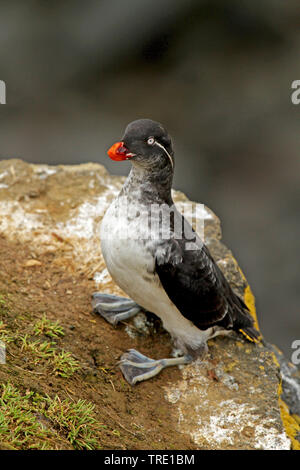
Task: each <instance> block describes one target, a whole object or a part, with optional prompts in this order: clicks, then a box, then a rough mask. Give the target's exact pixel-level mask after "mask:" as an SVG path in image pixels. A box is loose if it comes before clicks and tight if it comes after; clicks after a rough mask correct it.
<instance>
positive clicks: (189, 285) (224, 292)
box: [156, 239, 258, 337]
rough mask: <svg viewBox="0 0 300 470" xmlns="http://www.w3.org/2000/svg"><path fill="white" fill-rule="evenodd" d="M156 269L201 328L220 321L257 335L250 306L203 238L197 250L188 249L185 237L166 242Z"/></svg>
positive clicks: (175, 300)
mask: <svg viewBox="0 0 300 470" xmlns="http://www.w3.org/2000/svg"><path fill="white" fill-rule="evenodd" d="M156 272H157V274H158V276H159V279H160V281H161V283H162V286H163V287H164V289H165V291H166V293H167V295H168V296H169V298H170V299H171V300H172V302H173V303H174V304H175V305H176V307H177V308H178V310H179V311H180V312H181V313H182V315H183V316H184V317H186V318H187V319H189V320H191V321H192V322H193V323H194V324H195V325H196V326H197V327H198V328H200V329H206V328H209V327H211V326H214V325H219V326H222V327H224V328H228V329H234V330H237V331H238V330H240V329H243V330H247V334H248V336H250V337H252V336H254V337H257V335H258V333H257V332H256V330H255V329H254V328H252V327H253V319H252V317H251V316H250V313H249V311H248V309H247V306H246V305H245V304H244V302H243V301H242V300H241V299H240V298H239V297H238V296H237V295H236V294H235V293H234V292H233V290H232V289H231V287H230V285H229V283H228V282H227V280H226V278H225V277H224V275H223V273H222V271H221V270H220V269H219V267H218V266H217V264H216V263H215V261H214V260H213V258H212V256H211V254H210V252H209V250H208V248H207V247H206V246H205V245H204V244H202V242H201V241H200V242H199V239H198V242H197V249H193V250H187V249H186V240H185V239H180V240H176V239H171V240H166V241H165V242H163V243H162V244H161V245H160V246H159V248H158V250H157V253H156ZM252 329H253V332H252Z"/></svg>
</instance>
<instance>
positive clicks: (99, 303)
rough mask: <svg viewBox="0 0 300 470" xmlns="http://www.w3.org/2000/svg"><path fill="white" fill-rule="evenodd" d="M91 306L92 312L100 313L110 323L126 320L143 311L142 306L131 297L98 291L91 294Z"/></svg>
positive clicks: (114, 323)
mask: <svg viewBox="0 0 300 470" xmlns="http://www.w3.org/2000/svg"><path fill="white" fill-rule="evenodd" d="M92 306H93V310H94V312H97V313H100V315H101V316H102V317H103V318H105V320H106V321H108V322H109V323H111V324H112V325H116V324H117V323H119V322H120V321H123V320H128V319H129V318H132V317H134V316H135V315H136V314H137V313H139V312H141V311H143V309H142V307H140V306H139V305H138V304H137V303H136V302H134V301H133V300H131V299H127V298H126V297H118V296H117V295H111V294H101V293H98V292H95V293H94V294H93V296H92Z"/></svg>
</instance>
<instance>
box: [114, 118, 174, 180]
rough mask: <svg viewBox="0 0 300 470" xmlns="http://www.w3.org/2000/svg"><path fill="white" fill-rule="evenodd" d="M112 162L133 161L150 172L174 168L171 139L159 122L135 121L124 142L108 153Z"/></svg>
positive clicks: (148, 120)
mask: <svg viewBox="0 0 300 470" xmlns="http://www.w3.org/2000/svg"><path fill="white" fill-rule="evenodd" d="M108 155H109V157H110V158H111V159H112V160H118V161H120V160H131V161H132V163H133V164H134V165H138V166H141V167H144V168H145V169H147V170H148V171H149V170H150V171H151V170H153V171H154V170H159V169H163V168H166V167H168V168H170V170H173V166H174V152H173V148H172V142H171V138H170V137H169V135H168V133H167V131H166V130H165V129H164V128H163V127H162V125H161V124H159V122H155V121H152V120H151V119H139V120H137V121H133V122H131V123H130V124H128V126H127V127H126V129H125V133H124V136H123V139H122V142H117V143H116V144H114V145H113V146H112V147H111V148H110V149H109V151H108Z"/></svg>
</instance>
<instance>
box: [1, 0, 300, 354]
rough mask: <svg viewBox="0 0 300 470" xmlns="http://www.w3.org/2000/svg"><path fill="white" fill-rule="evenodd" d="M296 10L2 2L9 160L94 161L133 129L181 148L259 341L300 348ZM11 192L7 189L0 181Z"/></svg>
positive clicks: (184, 2)
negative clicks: (140, 123) (217, 222)
mask: <svg viewBox="0 0 300 470" xmlns="http://www.w3.org/2000/svg"><path fill="white" fill-rule="evenodd" d="M299 17H300V4H299V1H298V0H289V2H285V1H280V0H276V1H274V0H272V1H271V0H251V1H250V0H248V1H246V0H235V1H234V0H223V1H221V0H220V1H217V0H206V1H203V0H162V1H153V0H127V1H124V0H102V1H101V0H87V1H85V2H81V1H78V0H76V1H71V0H67V1H64V2H59V1H57V0H56V1H52V2H43V1H41V0H28V1H27V2H22V1H21V0H14V1H8V0H2V1H1V4H0V79H1V80H4V81H5V82H6V86H7V96H6V101H7V104H6V105H1V106H0V158H1V159H3V158H22V159H24V160H26V161H28V162H40V163H48V164H60V163H61V164H72V163H80V162H89V161H95V162H100V163H103V164H104V165H105V166H106V167H107V168H108V169H109V171H110V172H112V173H116V174H126V173H127V171H128V169H129V165H128V164H126V163H125V164H115V163H113V162H111V161H109V160H108V158H107V156H106V150H107V148H108V147H109V146H110V145H111V144H112V143H113V142H115V141H116V140H118V139H119V138H120V137H121V136H122V133H123V130H124V127H125V126H126V124H127V123H128V122H130V121H132V120H134V119H138V118H141V117H149V118H152V119H154V120H158V121H160V122H162V123H163V124H164V125H165V126H166V127H167V129H168V130H169V132H170V133H171V135H172V136H173V138H174V140H175V149H176V155H177V160H176V178H175V187H176V188H177V189H180V190H182V191H184V192H185V193H186V194H187V195H188V197H189V198H190V199H194V200H197V201H200V202H203V203H205V204H206V205H207V206H209V207H211V209H213V210H214V211H215V212H216V214H218V216H219V217H220V218H221V220H222V226H223V240H224V241H225V243H226V244H227V245H228V246H229V247H231V249H232V250H233V252H234V254H235V256H236V258H237V259H238V261H239V264H240V266H241V267H242V269H243V270H244V272H245V274H246V276H247V278H248V280H249V282H250V285H252V288H253V290H254V292H255V295H256V299H257V307H258V315H259V321H260V325H261V328H262V331H263V333H264V335H265V337H266V339H267V340H268V341H271V342H274V343H276V344H277V345H278V346H279V347H280V348H282V349H283V350H284V352H285V353H286V355H287V357H290V356H291V353H292V350H291V343H292V341H293V340H295V339H300V319H299V306H300V286H299V239H300V218H299V204H300V184H299V179H300V176H299V175H300V159H299V147H300V132H299V119H300V105H299V106H295V105H293V104H292V102H291V92H292V90H291V83H292V82H293V81H294V80H297V79H300V62H299V52H300V29H299ZM0 183H1V181H0Z"/></svg>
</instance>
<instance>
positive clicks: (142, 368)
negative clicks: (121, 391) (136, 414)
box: [119, 349, 192, 385]
mask: <svg viewBox="0 0 300 470" xmlns="http://www.w3.org/2000/svg"><path fill="white" fill-rule="evenodd" d="M191 361H192V358H191V356H181V357H176V358H170V359H159V360H157V361H156V360H154V359H150V358H149V357H147V356H144V355H143V354H141V353H140V352H138V351H136V350H135V349H129V350H128V351H127V352H126V353H125V354H123V355H122V357H121V360H120V362H119V366H120V369H121V371H122V373H123V375H124V377H125V379H126V380H127V382H129V383H130V385H135V384H136V383H137V382H141V381H143V380H148V379H151V378H152V377H154V376H155V375H157V374H158V373H159V372H160V371H161V370H162V369H164V368H165V367H169V366H176V365H180V364H188V363H189V362H191Z"/></svg>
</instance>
